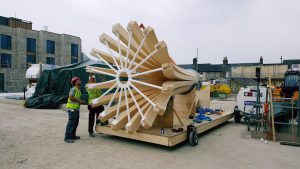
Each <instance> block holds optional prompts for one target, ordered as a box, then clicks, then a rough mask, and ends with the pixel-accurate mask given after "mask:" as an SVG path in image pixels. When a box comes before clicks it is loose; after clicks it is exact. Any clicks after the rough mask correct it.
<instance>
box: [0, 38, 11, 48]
mask: <svg viewBox="0 0 300 169" xmlns="http://www.w3.org/2000/svg"><path fill="white" fill-rule="evenodd" d="M0 46H1V49H9V50H10V49H11V36H9V35H2V34H1V35H0Z"/></svg>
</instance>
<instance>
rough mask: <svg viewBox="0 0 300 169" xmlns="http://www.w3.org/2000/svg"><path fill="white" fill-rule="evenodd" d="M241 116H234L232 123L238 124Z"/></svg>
mask: <svg viewBox="0 0 300 169" xmlns="http://www.w3.org/2000/svg"><path fill="white" fill-rule="evenodd" d="M241 118H242V116H241V115H240V114H234V122H235V123H240V122H241Z"/></svg>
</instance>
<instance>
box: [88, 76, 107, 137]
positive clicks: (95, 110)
mask: <svg viewBox="0 0 300 169" xmlns="http://www.w3.org/2000/svg"><path fill="white" fill-rule="evenodd" d="M89 83H96V77H95V76H94V75H93V74H90V76H89ZM87 92H88V94H89V105H88V109H89V128H88V131H89V135H90V137H95V135H94V124H95V116H96V124H98V123H99V122H100V120H98V117H99V114H100V113H101V112H102V111H103V110H104V107H103V105H100V106H98V107H92V106H91V104H92V100H93V99H95V98H98V97H100V96H101V94H102V93H101V89H87Z"/></svg>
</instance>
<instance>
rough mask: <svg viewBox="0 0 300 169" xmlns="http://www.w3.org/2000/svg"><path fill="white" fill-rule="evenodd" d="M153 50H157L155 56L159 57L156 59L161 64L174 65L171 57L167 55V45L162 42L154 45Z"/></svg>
mask: <svg viewBox="0 0 300 169" xmlns="http://www.w3.org/2000/svg"><path fill="white" fill-rule="evenodd" d="M155 49H157V50H158V52H157V53H156V55H157V56H159V57H158V59H159V62H160V63H161V64H165V63H174V64H175V62H174V61H173V60H172V59H171V57H170V55H169V52H168V48H167V44H166V43H165V42H164V41H161V42H159V43H157V44H156V45H155Z"/></svg>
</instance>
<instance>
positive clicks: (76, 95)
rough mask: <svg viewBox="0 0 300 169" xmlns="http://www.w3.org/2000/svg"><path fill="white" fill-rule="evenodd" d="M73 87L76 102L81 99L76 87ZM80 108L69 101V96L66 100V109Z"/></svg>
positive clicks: (77, 104) (75, 103)
mask: <svg viewBox="0 0 300 169" xmlns="http://www.w3.org/2000/svg"><path fill="white" fill-rule="evenodd" d="M74 87H75V95H74V97H75V98H76V99H78V100H80V99H81V91H80V90H79V89H78V88H77V87H76V86H74ZM79 108H80V104H79V103H77V102H72V101H71V99H70V96H69V98H68V103H67V109H76V110H79Z"/></svg>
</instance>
